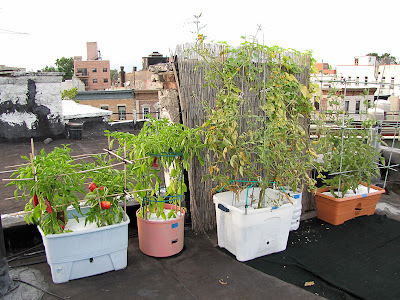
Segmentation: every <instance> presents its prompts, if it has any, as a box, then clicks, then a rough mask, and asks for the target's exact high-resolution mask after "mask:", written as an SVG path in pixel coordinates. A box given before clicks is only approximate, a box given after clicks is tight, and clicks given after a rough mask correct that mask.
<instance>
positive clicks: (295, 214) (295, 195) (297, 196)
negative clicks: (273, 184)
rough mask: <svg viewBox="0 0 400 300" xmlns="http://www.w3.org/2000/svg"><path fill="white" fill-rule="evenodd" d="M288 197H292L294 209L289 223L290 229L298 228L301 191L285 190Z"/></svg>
mask: <svg viewBox="0 0 400 300" xmlns="http://www.w3.org/2000/svg"><path fill="white" fill-rule="evenodd" d="M287 193H288V194H289V196H290V197H292V198H293V199H294V201H295V202H294V209H293V215H292V223H291V224H290V231H293V230H297V229H299V226H300V218H301V210H302V200H303V196H302V192H301V191H296V192H293V191H290V190H289V191H287Z"/></svg>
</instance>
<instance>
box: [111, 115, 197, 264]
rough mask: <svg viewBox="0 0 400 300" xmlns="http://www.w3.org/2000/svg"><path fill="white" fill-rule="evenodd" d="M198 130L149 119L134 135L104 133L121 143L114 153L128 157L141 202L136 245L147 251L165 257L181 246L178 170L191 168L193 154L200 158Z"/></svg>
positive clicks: (181, 194) (182, 214)
mask: <svg viewBox="0 0 400 300" xmlns="http://www.w3.org/2000/svg"><path fill="white" fill-rule="evenodd" d="M199 130H200V128H196V129H189V128H187V127H185V126H184V125H182V124H175V123H171V122H169V121H168V120H166V119H160V120H154V119H152V120H151V122H146V123H145V124H144V126H143V128H142V129H141V131H140V133H139V134H137V135H132V134H130V133H122V132H114V133H110V134H109V135H110V136H111V137H113V138H115V139H116V140H118V142H119V145H121V146H120V148H119V150H118V154H119V155H123V154H126V156H127V157H128V158H129V159H130V160H132V162H133V163H132V164H131V165H130V166H129V172H130V174H131V175H132V178H133V179H132V180H133V182H134V186H135V190H136V192H134V193H133V196H134V197H135V199H136V200H137V201H138V202H139V204H140V208H139V209H138V211H137V214H136V215H137V224H138V237H139V248H140V250H141V251H142V252H143V253H145V254H147V255H149V256H155V257H167V256H171V255H174V254H177V253H179V252H180V251H181V250H182V249H183V245H184V219H185V208H184V207H183V200H184V199H183V198H184V193H185V192H186V190H187V187H186V185H185V182H184V179H183V171H184V169H186V170H188V169H189V168H190V164H189V160H190V159H191V158H192V157H193V155H195V154H196V155H197V156H198V158H199V159H200V160H202V158H201V157H200V156H199V152H198V151H199V149H200V148H201V147H202V145H203V144H202V142H201V139H200V135H199V134H198V131H199ZM122 145H123V146H122Z"/></svg>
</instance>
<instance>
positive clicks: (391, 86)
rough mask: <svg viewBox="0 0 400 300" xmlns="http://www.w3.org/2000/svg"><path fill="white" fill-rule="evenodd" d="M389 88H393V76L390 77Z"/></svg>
mask: <svg viewBox="0 0 400 300" xmlns="http://www.w3.org/2000/svg"><path fill="white" fill-rule="evenodd" d="M390 88H391V89H393V88H394V77H392V78H391V79H390Z"/></svg>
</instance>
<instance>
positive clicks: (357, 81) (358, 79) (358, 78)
mask: <svg viewBox="0 0 400 300" xmlns="http://www.w3.org/2000/svg"><path fill="white" fill-rule="evenodd" d="M359 83H360V77H358V76H357V77H356V85H359Z"/></svg>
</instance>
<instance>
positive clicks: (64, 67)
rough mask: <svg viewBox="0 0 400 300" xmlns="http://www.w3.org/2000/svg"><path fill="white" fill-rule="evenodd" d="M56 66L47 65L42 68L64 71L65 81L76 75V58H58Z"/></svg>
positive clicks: (47, 70) (45, 70)
mask: <svg viewBox="0 0 400 300" xmlns="http://www.w3.org/2000/svg"><path fill="white" fill-rule="evenodd" d="M55 65H56V66H55V67H54V66H46V67H44V68H43V69H42V71H44V72H63V73H64V75H63V81H65V80H68V79H71V78H72V76H73V75H74V58H73V57H70V58H67V57H61V58H57V59H56V61H55Z"/></svg>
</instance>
